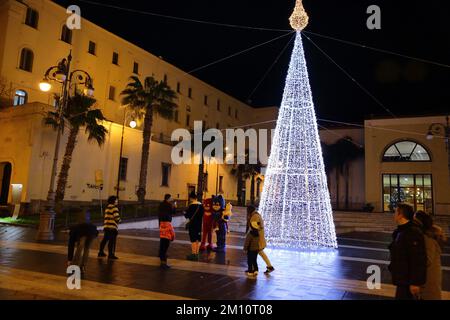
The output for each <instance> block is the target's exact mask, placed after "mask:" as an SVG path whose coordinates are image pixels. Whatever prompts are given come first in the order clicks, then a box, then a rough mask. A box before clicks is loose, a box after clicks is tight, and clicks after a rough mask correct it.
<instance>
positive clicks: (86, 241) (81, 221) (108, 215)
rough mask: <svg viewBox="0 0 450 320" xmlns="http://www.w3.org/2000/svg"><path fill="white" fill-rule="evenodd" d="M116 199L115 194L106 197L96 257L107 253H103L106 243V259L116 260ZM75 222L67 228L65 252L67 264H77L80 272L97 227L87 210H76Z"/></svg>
mask: <svg viewBox="0 0 450 320" xmlns="http://www.w3.org/2000/svg"><path fill="white" fill-rule="evenodd" d="M117 205H118V199H117V197H115V196H111V197H109V198H108V205H107V207H106V208H105V212H104V217H103V220H104V223H103V234H104V235H103V240H102V242H101V243H100V250H99V252H98V257H99V258H103V257H106V256H107V255H106V254H105V253H104V249H105V246H106V244H108V259H110V260H117V259H118V257H117V256H116V255H115V251H116V239H117V235H118V229H119V223H120V220H121V219H120V215H119V209H118V208H117ZM76 217H77V222H78V223H77V224H76V225H74V226H72V227H71V228H70V230H69V245H68V253H67V258H68V259H67V260H68V261H67V264H68V265H77V266H79V267H80V269H81V272H82V273H84V272H85V271H86V264H87V260H88V258H89V249H90V247H91V243H92V241H93V240H94V239H95V238H97V237H98V231H97V227H96V226H95V225H94V224H92V223H91V221H90V214H89V212H88V211H84V210H82V209H78V210H77V212H76Z"/></svg>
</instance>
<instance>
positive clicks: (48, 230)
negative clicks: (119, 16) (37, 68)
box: [37, 51, 94, 240]
mask: <svg viewBox="0 0 450 320" xmlns="http://www.w3.org/2000/svg"><path fill="white" fill-rule="evenodd" d="M71 62H72V51H70V53H69V55H68V57H67V58H64V59H62V60H61V61H60V62H59V63H58V65H56V66H52V67H50V68H48V70H47V71H46V72H45V75H44V79H43V81H42V82H41V83H39V88H40V89H41V91H43V92H48V91H50V89H51V88H52V85H51V83H50V82H51V81H54V82H58V83H61V85H62V89H61V90H62V94H61V97H60V99H59V102H58V119H59V126H58V131H57V135H56V143H55V152H54V157H53V164H52V172H51V177H50V187H49V189H48V195H47V203H46V205H45V209H44V211H41V214H40V222H39V230H38V233H37V240H53V239H54V237H55V235H54V227H55V195H56V193H55V191H54V189H55V178H56V174H57V168H58V153H59V145H60V142H61V132H62V125H63V121H62V119H63V115H64V110H65V109H66V107H67V102H68V96H69V89H70V88H71V87H72V86H73V85H77V84H78V85H84V87H85V88H84V93H85V94H86V95H89V96H91V95H93V93H94V88H93V87H92V78H91V76H90V75H89V74H88V73H87V72H86V71H83V70H79V69H77V70H73V71H70V64H71Z"/></svg>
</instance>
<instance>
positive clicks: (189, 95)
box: [188, 88, 192, 99]
mask: <svg viewBox="0 0 450 320" xmlns="http://www.w3.org/2000/svg"><path fill="white" fill-rule="evenodd" d="M188 97H189V98H190V99H192V88H189V89H188Z"/></svg>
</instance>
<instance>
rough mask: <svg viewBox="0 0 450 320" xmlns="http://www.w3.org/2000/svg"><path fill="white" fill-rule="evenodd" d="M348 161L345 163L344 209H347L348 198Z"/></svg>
mask: <svg viewBox="0 0 450 320" xmlns="http://www.w3.org/2000/svg"><path fill="white" fill-rule="evenodd" d="M349 167H350V166H349V164H348V162H347V163H346V164H345V210H349V201H348V200H349V199H348V190H349V178H350V168H349Z"/></svg>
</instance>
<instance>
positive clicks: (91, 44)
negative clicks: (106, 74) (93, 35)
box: [88, 41, 97, 56]
mask: <svg viewBox="0 0 450 320" xmlns="http://www.w3.org/2000/svg"><path fill="white" fill-rule="evenodd" d="M96 51H97V44H96V43H95V42H93V41H89V48H88V52H89V53H90V54H92V55H94V56H95V54H96Z"/></svg>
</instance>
